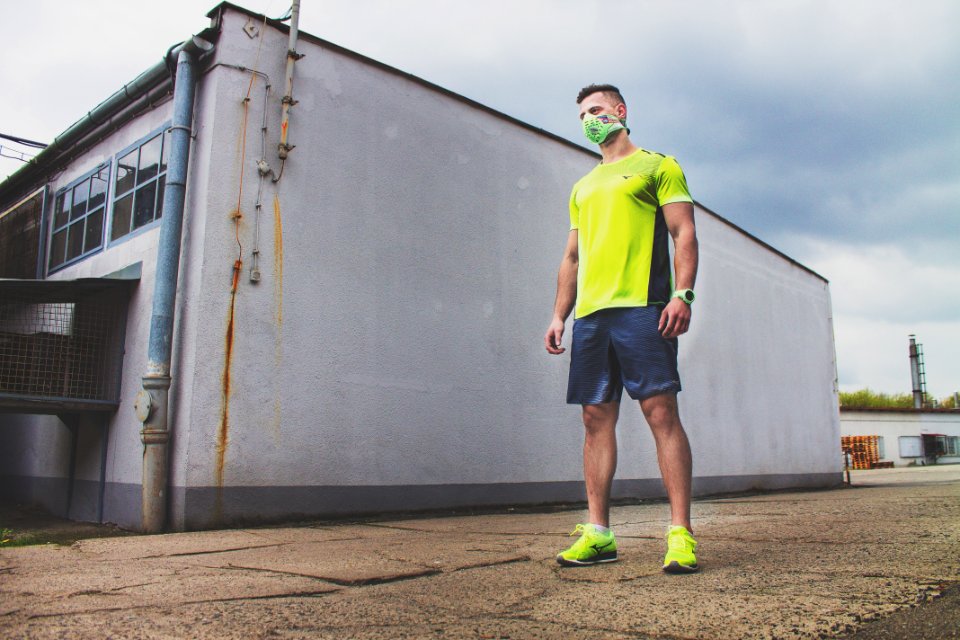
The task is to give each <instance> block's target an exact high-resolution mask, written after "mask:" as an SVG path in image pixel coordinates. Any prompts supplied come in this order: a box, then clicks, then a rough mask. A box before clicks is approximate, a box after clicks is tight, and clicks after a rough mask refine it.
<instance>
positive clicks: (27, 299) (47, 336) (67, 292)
mask: <svg viewBox="0 0 960 640" xmlns="http://www.w3.org/2000/svg"><path fill="white" fill-rule="evenodd" d="M8 282H9V281H8ZM2 284H6V283H2ZM43 284H46V283H43ZM51 284H53V283H51ZM91 289H93V290H91ZM125 324H126V292H125V287H122V286H101V287H99V290H97V288H96V287H90V286H87V287H84V286H77V287H74V288H72V289H71V288H70V287H68V286H66V285H61V286H60V287H58V288H51V287H42V286H40V285H39V284H38V285H37V286H36V288H34V289H33V290H31V289H30V288H28V287H18V288H17V290H14V291H10V290H4V289H3V288H2V287H0V399H5V400H7V402H6V404H9V399H10V398H20V399H22V400H34V401H37V400H56V401H59V402H62V403H66V404H69V403H70V401H85V402H86V403H87V404H90V403H106V404H109V405H113V406H115V405H116V404H117V402H118V400H119V396H120V371H121V365H122V359H123V336H124V328H125ZM105 408H106V407H105Z"/></svg>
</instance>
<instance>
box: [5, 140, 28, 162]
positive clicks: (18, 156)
mask: <svg viewBox="0 0 960 640" xmlns="http://www.w3.org/2000/svg"><path fill="white" fill-rule="evenodd" d="M11 154H14V155H11ZM33 157H34V156H32V155H30V154H29V153H24V152H23V151H18V150H17V149H11V148H10V147H5V146H3V145H2V144H0V158H10V159H11V160H19V161H20V162H30V160H31V159H32V158H33Z"/></svg>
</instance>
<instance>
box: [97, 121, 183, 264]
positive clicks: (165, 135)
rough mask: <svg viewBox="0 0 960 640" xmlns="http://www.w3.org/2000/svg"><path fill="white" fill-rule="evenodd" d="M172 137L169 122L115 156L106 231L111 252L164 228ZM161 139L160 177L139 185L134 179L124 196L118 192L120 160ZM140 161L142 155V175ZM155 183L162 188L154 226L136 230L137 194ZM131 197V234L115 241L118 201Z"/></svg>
mask: <svg viewBox="0 0 960 640" xmlns="http://www.w3.org/2000/svg"><path fill="white" fill-rule="evenodd" d="M169 134H170V122H166V123H164V124H163V125H162V126H160V127H158V128H156V129H154V130H152V131H151V132H150V133H148V134H146V135H145V136H143V137H141V138H139V139H138V140H137V141H135V142H133V143H131V144H129V145H127V146H126V147H124V148H123V149H121V150H120V151H119V152H118V153H116V154H114V155H113V158H112V159H113V161H114V164H115V169H114V172H113V175H112V176H111V186H112V187H113V188H114V191H113V193H111V195H110V219H109V222H108V224H107V225H106V227H105V233H106V236H105V240H106V246H107V248H110V247H113V246H114V245H117V244H120V243H123V242H126V241H127V240H130V239H132V238H135V237H137V236H138V235H140V234H142V233H146V232H147V231H149V230H151V229H154V228H156V227H157V226H158V225H159V224H160V220H161V217H162V213H163V196H164V193H163V191H164V189H165V188H166V177H167V172H168V170H169V154H168V153H167V150H168V145H169V144H170V135H169ZM158 136H159V137H160V140H161V141H160V162H161V165H160V166H163V170H162V171H160V170H159V166H158V170H157V174H156V175H155V176H152V177H151V178H149V179H148V180H145V181H144V182H142V183H140V184H137V175H136V174H135V175H134V178H133V186H132V187H130V188H129V189H127V190H125V191H123V192H122V193H119V192H117V191H116V186H117V179H118V178H117V176H118V175H119V174H120V159H121V158H123V157H124V156H126V155H128V154H129V153H130V152H131V151H135V150H139V149H141V148H142V147H143V146H145V145H146V144H147V143H149V142H151V141H153V140H154V139H155V138H157V137H158ZM165 153H166V155H165ZM139 159H140V156H139V155H138V156H137V160H138V162H137V165H138V166H137V173H139V171H140V168H139ZM164 159H166V160H167V164H166V165H163V164H162V163H163V161H164ZM161 181H162V183H163V188H159V187H160V185H161ZM151 183H152V184H154V185H157V187H158V188H157V189H155V192H154V201H153V206H154V211H153V219H152V220H151V221H150V222H147V223H146V224H143V225H141V226H139V227H136V228H134V227H133V222H134V220H133V218H134V216H135V210H134V202H135V199H136V193H137V191H138V189H140V188H143V187H145V186H147V185H148V184H151ZM127 196H130V197H131V206H130V230H129V231H127V232H126V233H123V234H122V235H119V236H117V237H116V238H114V237H113V225H114V220H115V217H116V204H117V202H118V201H120V200H122V199H123V198H126V197H127ZM158 205H159V206H158Z"/></svg>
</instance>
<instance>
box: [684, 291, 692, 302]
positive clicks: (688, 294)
mask: <svg viewBox="0 0 960 640" xmlns="http://www.w3.org/2000/svg"><path fill="white" fill-rule="evenodd" d="M683 299H684V300H685V301H687V302H693V291H690V290H689V289H687V290H686V291H684V292H683Z"/></svg>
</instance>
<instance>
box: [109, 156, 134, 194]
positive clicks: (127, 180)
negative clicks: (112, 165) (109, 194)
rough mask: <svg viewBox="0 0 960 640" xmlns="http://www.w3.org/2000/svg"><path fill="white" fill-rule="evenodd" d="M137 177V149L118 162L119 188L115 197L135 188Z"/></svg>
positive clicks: (115, 192)
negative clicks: (134, 181) (134, 182)
mask: <svg viewBox="0 0 960 640" xmlns="http://www.w3.org/2000/svg"><path fill="white" fill-rule="evenodd" d="M136 175H137V149H134V150H133V151H131V152H130V153H128V154H127V155H125V156H123V157H122V158H120V159H119V160H117V188H116V189H115V190H114V192H113V194H114V195H120V194H122V193H124V192H126V191H129V190H130V189H132V188H133V180H134V177H136Z"/></svg>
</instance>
